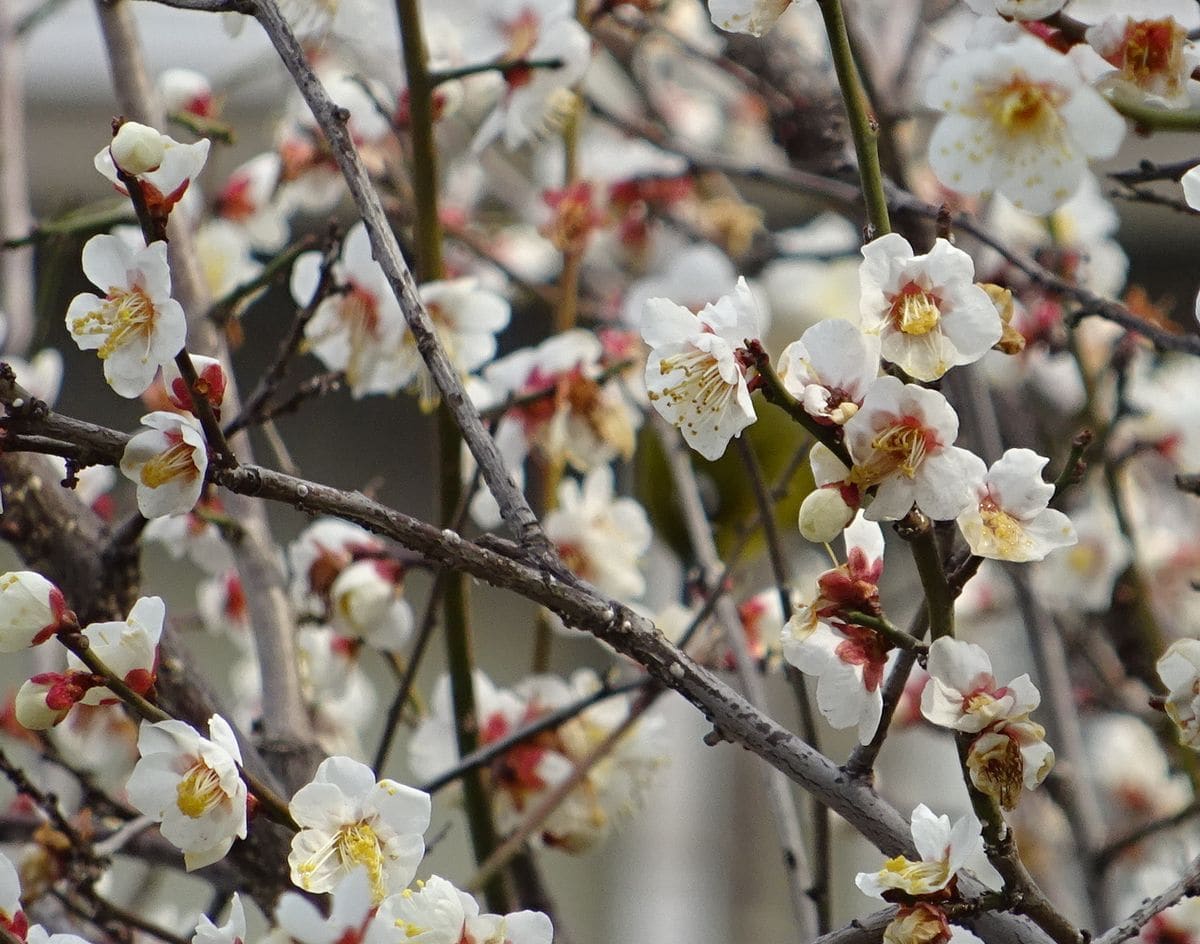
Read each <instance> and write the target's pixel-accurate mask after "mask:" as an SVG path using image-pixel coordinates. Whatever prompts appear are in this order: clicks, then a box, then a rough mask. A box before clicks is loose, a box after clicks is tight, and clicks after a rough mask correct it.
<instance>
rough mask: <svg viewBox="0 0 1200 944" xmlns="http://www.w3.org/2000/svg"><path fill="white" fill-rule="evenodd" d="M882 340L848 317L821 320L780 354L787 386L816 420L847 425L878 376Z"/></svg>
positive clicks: (780, 373)
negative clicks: (859, 326) (841, 319)
mask: <svg viewBox="0 0 1200 944" xmlns="http://www.w3.org/2000/svg"><path fill="white" fill-rule="evenodd" d="M879 356H880V339H879V337H878V335H875V334H863V332H862V331H860V330H859V329H858V328H857V327H855V326H854V325H852V324H851V323H850V322H848V321H840V320H827V321H818V322H817V323H816V324H815V325H813V326H812V327H811V328H809V329H808V330H807V331H805V332H804V334H802V335H801V336H800V340H798V341H793V342H792V343H791V344H789V345H788V346H787V347H786V348H784V350H783V353H782V354H781V355H780V357H779V377H780V379H781V380H782V381H783V385H784V387H785V388H786V389H787V391H788V392H789V393H790V394H792V396H794V397H795V398H796V399H797V400H799V401H800V402H801V403H802V404H803V405H804V409H805V411H806V412H807V413H808V415H809V416H811V417H813V419H815V420H817V421H818V422H822V423H833V424H837V425H839V426H840V425H842V424H844V423H845V422H846V421H847V420H848V419H850V417H852V416H853V415H854V414H855V413H857V412H858V408H859V407H860V406H861V405H862V401H863V398H864V397H865V396H866V395H867V388H868V387H870V385H871V383H872V381H874V380H875V378H876V377H878V376H879Z"/></svg>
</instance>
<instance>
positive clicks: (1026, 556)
mask: <svg viewBox="0 0 1200 944" xmlns="http://www.w3.org/2000/svg"><path fill="white" fill-rule="evenodd" d="M1049 461H1050V460H1049V459H1047V458H1046V457H1045V456H1039V455H1038V454H1037V453H1036V452H1034V451H1033V450H1031V449H1009V450H1008V451H1007V452H1005V453H1004V455H1003V456H1001V457H1000V458H999V459H997V460H996V461H995V462H994V463H993V464H992V467H991V468H990V469H988V472H987V475H986V476H985V477H984V479H983V482H982V483H981V484H980V485H978V486H977V488H976V493H975V494H976V501H975V502H972V503H971V504H970V505H968V506H967V508H966V510H964V511H963V512H962V513H961V514H960V515H959V516H958V527H959V530H961V531H962V533H963V537H964V538H966V539H967V544H968V545H969V546H970V548H971V553H972V554H978V555H979V556H980V557H990V558H993V559H995V560H1007V561H1039V560H1043V559H1045V557H1046V555H1047V554H1049V553H1050V552H1051V551H1053V550H1054V549H1055V548H1059V547H1069V546H1070V545H1072V544H1074V543H1075V540H1076V538H1075V528H1074V526H1073V525H1072V524H1071V519H1070V518H1068V517H1067V516H1066V515H1064V514H1063V513H1062V512H1061V511H1056V510H1055V509H1053V508H1049V507H1047V505H1048V504H1049V502H1050V499H1051V498H1053V497H1054V486H1053V485H1051V484H1050V483H1049V482H1047V481H1045V480H1044V479H1043V478H1042V469H1043V468H1045V466H1046V463H1047V462H1049Z"/></svg>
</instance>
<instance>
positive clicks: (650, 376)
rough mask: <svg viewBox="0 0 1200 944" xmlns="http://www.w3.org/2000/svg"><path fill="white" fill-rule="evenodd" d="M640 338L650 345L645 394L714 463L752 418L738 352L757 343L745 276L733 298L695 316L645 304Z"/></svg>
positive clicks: (659, 303)
mask: <svg viewBox="0 0 1200 944" xmlns="http://www.w3.org/2000/svg"><path fill="white" fill-rule="evenodd" d="M641 332H642V337H643V338H644V339H645V340H646V343H647V344H649V345H650V347H651V348H652V350H651V351H650V356H649V359H648V360H647V361H646V391H647V395H648V396H649V398H650V402H651V403H652V404H653V405H654V408H655V409H656V410H657V411H658V412H659V414H661V415H662V417H663V418H664V419H665V420H666V421H667V422H668V423H670V424H671V425H672V426H677V427H678V428H679V430H680V431H681V432H682V433H683V438H684V439H685V440H686V441H687V444H688V445H689V446H691V447H692V448H693V449H695V450H696V451H697V452H698V453H700V455H702V456H704V458H706V459H719V458H720V457H721V455H722V454H723V453H724V452H725V448H726V446H728V445H729V440H730V439H732V438H733V437H734V436H740V435H741V432H742V430H743V429H745V428H746V427H747V426H749V425H750V424H751V423H753V422H754V420H755V412H754V404H753V403H752V402H751V400H750V391H749V389H748V388H747V386H746V378H745V375H744V373H743V368H742V366H741V365H740V364H739V363H738V359H737V357H736V352H737V351H738V350H739V349H741V348H743V347H744V346H745V344H746V342H747V341H751V340H754V339H756V338H758V336H759V332H760V316H759V311H758V303H757V302H756V301H755V298H754V295H753V294H752V293H751V292H750V287H749V286H748V285H747V284H746V280H745V279H739V280H738V284H737V288H736V289H735V290H734V292H733V294H731V295H725V296H723V297H722V298H721V299H719V300H718V301H716V302H714V303H710V304H708V305H705V306H704V308H703V309H702V310H701V311H700V312H699V313H698V314H694V313H693V312H691V311H689V310H688V309H686V308H684V307H683V306H681V305H677V304H675V303H674V302H672V301H670V300H668V299H665V298H651V299H649V300H648V301H647V302H646V304H645V307H644V309H643V312H642V322H641Z"/></svg>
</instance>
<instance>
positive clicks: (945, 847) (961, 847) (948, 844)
mask: <svg viewBox="0 0 1200 944" xmlns="http://www.w3.org/2000/svg"><path fill="white" fill-rule="evenodd" d="M912 837H913V845H915V846H916V847H917V855H919V856H920V857H921V858H920V859H919V860H917V861H916V862H913V861H910V860H909V859H907V858H905V857H904V856H896V857H895V858H893V859H889V860H888V861H887V862H886V863H884V866H883V868H882V869H880V870H879V871H878V872H859V873H858V875H857V877H856V878H855V879H854V883H855V884H856V885H857V886H858V887H859V890H860V891H862V893H863V894H864V895H870V896H871V897H872V898H883V897H884V894H885V893H886V892H888V891H891V890H893V889H895V890H897V891H901V892H904V893H906V894H908V895H914V896H919V895H931V894H933V893H935V892H939V891H941V890H942V889H944V888H946V887H947V886H948V885H949V884H950V883H951V882H952V881H953V880H954V879H955V878H957V876H958V875H959V873H960V872H964V871H965V872H970V873H971V874H972V875H974V876H975V878H977V879H979V881H980V882H982V883H983V884H984V885H986V886H987V887H988V888H990V889H992V890H994V891H998V890H999V889H1001V888H1002V887H1003V886H1004V880H1003V879H1002V878H1001V877H1000V873H999V872H997V871H996V869H995V867H994V866H993V865H992V864H991V863H990V862H989V861H988V858H987V854H986V853H985V852H984V848H983V837H982V836H981V835H980V827H979V820H977V819H976V818H975V817H974V816H973V815H967V816H963V817H960V818H959V819H957V820H955V821H954V825H953V826H951V824H950V817H948V816H946V815H944V814H943V815H942V816H934V815H933V812H932V811H931V810H930V809H929V807H927V806H926V805H925V804H924V803H922V804H921V805H919V806H918V807H917V808H916V809H915V810H913V813H912Z"/></svg>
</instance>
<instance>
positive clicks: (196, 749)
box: [125, 715, 246, 872]
mask: <svg viewBox="0 0 1200 944" xmlns="http://www.w3.org/2000/svg"><path fill="white" fill-rule="evenodd" d="M208 730H209V737H207V738H205V737H201V736H200V735H199V734H198V733H197V732H196V730H195V729H194V728H192V727H191V726H190V725H188V724H185V723H184V722H182V721H174V720H172V721H160V722H158V723H157V724H150V723H149V722H146V721H143V722H142V726H141V729H140V731H139V733H138V752H139V753H140V754H141V759H140V760H139V761H138V762H137V766H136V767H135V768H134V769H133V773H132V774H131V775H130V777H129V783H128V784H127V785H126V787H125V792H126V795H127V796H128V798H129V802H130V803H131V804H132V805H133V806H134V807H135V808H136V809H137V810H138V811H139V812H141V813H144V814H145V815H146V816H149V817H151V818H152V819H155V820H157V821H158V822H159V824H160V826H159V829H160V830H161V832H162V835H163V838H164V839H166V840H167V841H168V842H169V843H171V845H173V846H175V847H176V848H177V849H179V850H180V851H182V852H183V861H184V864H185V865H186V867H187V869H188V871H189V872H190V871H192V870H193V869H198V868H200V867H202V866H205V865H210V864H212V863H213V862H216V861H217V860H219V859H221V858H224V856H225V853H227V852H228V851H229V847H230V846H232V845H233V841H234V839H237V838H241V839H245V838H246V785H245V784H244V783H242V779H241V777H240V776H239V774H238V765H239V764H241V762H242V753H241V750H240V748H239V747H238V744H237V739H236V738H235V737H234V734H233V729H232V728H230V727H229V722H227V721H226V720H225V719H224V718H222V717H221V716H220V715H213V716H212V717H211V718H210V719H209V721H208Z"/></svg>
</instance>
